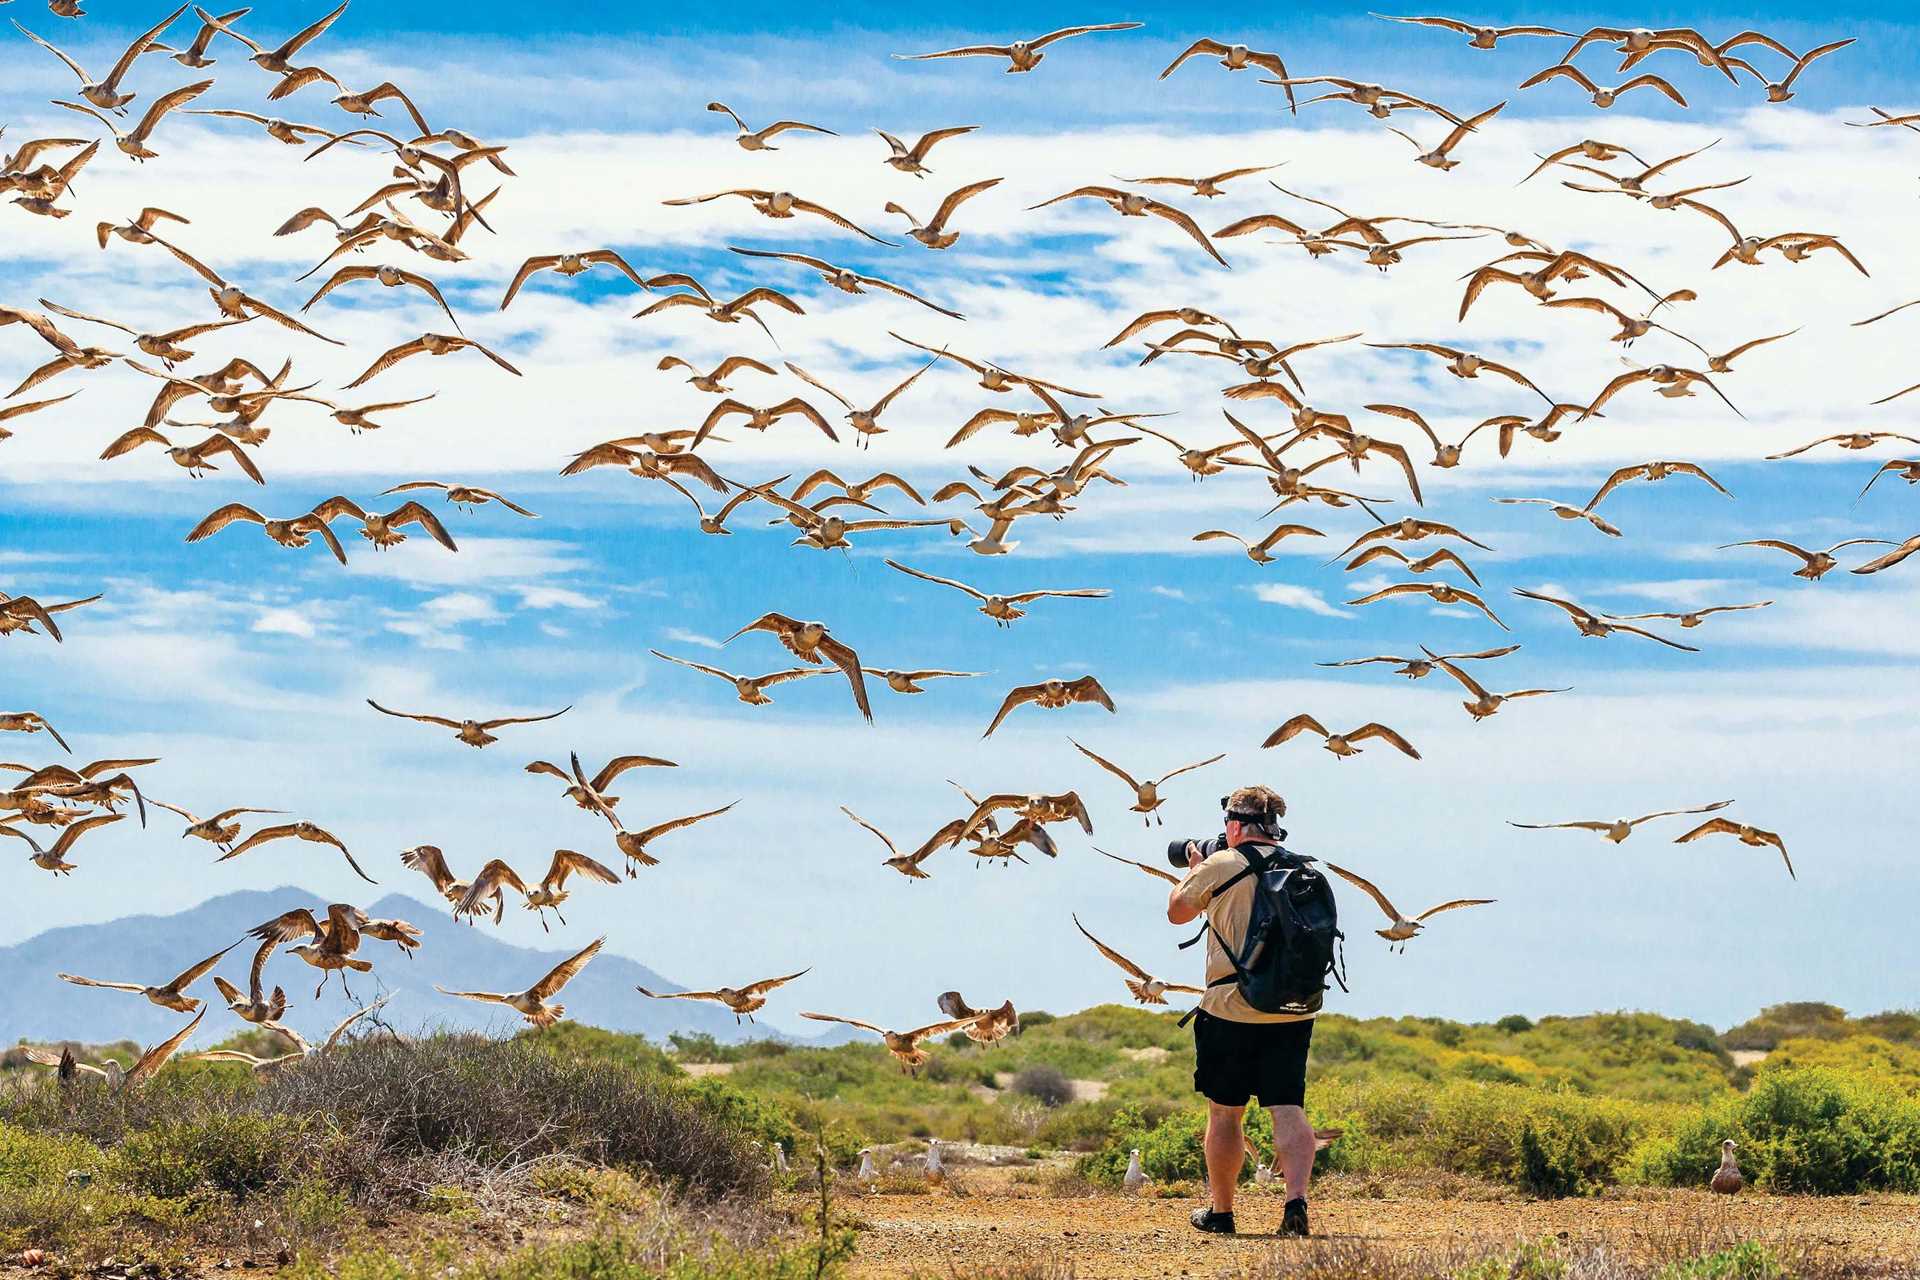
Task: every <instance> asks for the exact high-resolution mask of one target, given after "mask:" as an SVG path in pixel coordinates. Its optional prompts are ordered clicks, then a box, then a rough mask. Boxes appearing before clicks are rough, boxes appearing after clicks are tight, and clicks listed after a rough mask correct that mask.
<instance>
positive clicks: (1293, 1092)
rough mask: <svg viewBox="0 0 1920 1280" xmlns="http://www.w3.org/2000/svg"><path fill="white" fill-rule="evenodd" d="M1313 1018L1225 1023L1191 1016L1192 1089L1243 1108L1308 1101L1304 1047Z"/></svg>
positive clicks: (1310, 1040)
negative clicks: (1253, 1102) (1251, 1102)
mask: <svg viewBox="0 0 1920 1280" xmlns="http://www.w3.org/2000/svg"><path fill="white" fill-rule="evenodd" d="M1312 1043H1313V1019H1312V1018H1306V1019H1303V1020H1301V1021H1299V1022H1229V1021H1228V1020H1227V1019H1225V1018H1216V1017H1214V1016H1213V1015H1212V1014H1209V1013H1199V1014H1195V1015H1194V1019H1193V1087H1194V1089H1195V1091H1196V1092H1199V1093H1204V1094H1205V1095H1206V1096H1207V1101H1209V1102H1217V1103H1219V1104H1220V1105H1221V1106H1223V1107H1244V1106H1246V1105H1247V1100H1248V1099H1249V1098H1252V1097H1253V1096H1255V1095H1256V1094H1257V1095H1259V1098H1260V1105H1261V1106H1263V1107H1298V1106H1304V1105H1305V1104H1306V1100H1307V1050H1308V1047H1309V1046H1311V1045H1312Z"/></svg>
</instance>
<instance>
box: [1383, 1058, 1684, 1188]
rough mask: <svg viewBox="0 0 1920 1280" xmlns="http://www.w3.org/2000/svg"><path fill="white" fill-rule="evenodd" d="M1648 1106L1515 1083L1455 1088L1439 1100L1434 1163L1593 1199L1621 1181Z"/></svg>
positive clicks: (1427, 1149)
mask: <svg viewBox="0 0 1920 1280" xmlns="http://www.w3.org/2000/svg"><path fill="white" fill-rule="evenodd" d="M1651 1120H1652V1115H1651V1114H1650V1112H1649V1110H1648V1109H1647V1108H1645V1107H1642V1106H1638V1105H1636V1104H1633V1103H1625V1102H1617V1101H1614V1100H1611V1099H1604V1098H1588V1097H1584V1096H1582V1095H1579V1094H1573V1093H1546V1092H1542V1091H1539V1090H1534V1089H1521V1088H1516V1087H1514V1086H1511V1085H1468V1084H1454V1085H1449V1086H1448V1087H1446V1088H1445V1089H1443V1090H1442V1091H1441V1092H1440V1093H1439V1094H1438V1095H1437V1096H1436V1097H1435V1098H1434V1099H1433V1103H1432V1107H1431V1110H1430V1111H1429V1114H1428V1117H1427V1126H1426V1133H1425V1134H1424V1135H1423V1140H1422V1143H1421V1145H1422V1147H1423V1148H1424V1154H1425V1156H1426V1158H1427V1161H1428V1162H1429V1163H1431V1164H1433V1165H1435V1166H1437V1167H1439V1168H1441V1169H1446V1170H1448V1171H1450V1172H1453V1173H1463V1174H1469V1175H1472V1176H1475V1177H1480V1178H1486V1179H1488V1180H1490V1181H1494V1182H1504V1183H1507V1184H1508V1185H1509V1186H1514V1187H1518V1188H1520V1189H1521V1190H1524V1191H1528V1192H1531V1193H1532V1194H1534V1195H1538V1196H1545V1197H1556V1196H1572V1195H1589V1194H1592V1193H1593V1192H1595V1191H1598V1190H1600V1189H1601V1188H1603V1187H1605V1186H1608V1185H1610V1184H1611V1183H1612V1182H1614V1181H1615V1179H1616V1176H1617V1172H1618V1170H1619V1167H1620V1166H1621V1164H1622V1162H1623V1161H1624V1160H1625V1159H1626V1158H1627V1156H1628V1155H1629V1154H1630V1153H1631V1151H1632V1150H1633V1147H1634V1144H1635V1142H1636V1141H1638V1139H1639V1138H1640V1137H1641V1135H1642V1134H1643V1133H1644V1132H1645V1131H1646V1129H1647V1128H1648V1126H1649V1124H1650V1122H1651Z"/></svg>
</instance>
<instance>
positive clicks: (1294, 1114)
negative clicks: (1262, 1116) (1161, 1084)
mask: <svg viewBox="0 0 1920 1280" xmlns="http://www.w3.org/2000/svg"><path fill="white" fill-rule="evenodd" d="M1221 806H1222V808H1224V809H1225V810H1226V811H1227V812H1226V844H1227V847H1226V848H1225V849H1222V850H1221V851H1220V852H1218V853H1215V854H1213V855H1212V856H1210V857H1206V858H1202V857H1201V853H1200V849H1199V847H1198V846H1197V845H1195V844H1193V843H1192V842H1191V841H1189V842H1188V844H1187V874H1186V877H1185V878H1184V879H1182V880H1181V881H1180V882H1179V883H1178V884H1176V885H1175V886H1174V887H1173V892H1172V893H1171V894H1169V895H1168V897H1167V920H1168V921H1169V922H1170V923H1172V924H1190V923H1192V922H1193V921H1194V920H1196V919H1198V918H1199V917H1200V916H1201V915H1203V914H1204V915H1205V916H1206V917H1207V924H1208V926H1209V927H1208V929H1207V970H1206V972H1207V984H1208V985H1207V990H1206V994H1205V995H1204V996H1202V997H1201V999H1200V1008H1199V1010H1198V1012H1197V1013H1195V1015H1194V1021H1193V1049H1194V1069H1193V1087H1194V1089H1195V1090H1196V1091H1197V1092H1199V1093H1203V1094H1205V1095H1206V1098H1207V1135H1206V1143H1205V1150H1206V1157H1207V1190H1208V1193H1209V1195H1210V1196H1211V1198H1212V1203H1211V1204H1210V1205H1207V1206H1205V1207H1203V1208H1199V1209H1195V1210H1194V1211H1193V1216H1192V1219H1191V1221H1192V1222H1193V1225H1194V1226H1195V1227H1196V1228H1197V1229H1199V1230H1201V1231H1208V1232H1215V1233H1219V1234H1222V1235H1232V1234H1233V1193H1234V1186H1235V1184H1236V1183H1237V1182H1238V1181H1239V1178H1240V1170H1241V1168H1242V1166H1243V1165H1244V1164H1245V1162H1246V1158H1247V1139H1246V1134H1245V1131H1244V1129H1243V1127H1242V1125H1243V1121H1244V1118H1245V1115H1246V1109H1247V1102H1248V1100H1249V1099H1250V1098H1252V1097H1254V1096H1255V1095H1258V1096H1259V1099H1260V1105H1261V1106H1263V1107H1265V1108H1267V1110H1268V1111H1269V1112H1270V1113H1271V1114H1272V1116H1273V1150H1274V1158H1275V1162H1276V1163H1277V1164H1278V1165H1279V1168H1280V1172H1281V1174H1282V1175H1283V1176H1284V1177H1285V1178H1286V1182H1287V1204H1286V1208H1285V1210H1284V1211H1283V1214H1282V1219H1281V1226H1280V1234H1281V1235H1283V1236H1304V1235H1306V1234H1307V1182H1308V1180H1309V1179H1310V1178H1311V1177H1312V1176H1313V1152H1314V1141H1313V1126H1312V1125H1311V1124H1309V1123H1308V1122H1307V1114H1306V1111H1305V1110H1304V1103H1305V1102H1306V1094H1307V1049H1308V1046H1309V1045H1311V1043H1312V1041H1313V1018H1314V1015H1313V1014H1311V1013H1306V1014H1274V1013H1262V1012H1260V1011H1259V1010H1258V1009H1255V1008H1254V1007H1253V1006H1252V1005H1250V1004H1248V1003H1247V1001H1246V998H1245V997H1244V996H1242V995H1241V994H1240V989H1239V987H1238V986H1236V985H1235V984H1234V982H1233V981H1232V980H1231V979H1232V976H1233V972H1234V967H1233V962H1232V960H1231V959H1229V958H1228V952H1227V950H1226V947H1232V948H1234V949H1235V951H1238V949H1239V947H1240V943H1241V939H1242V938H1243V937H1244V936H1245V934H1246V931H1247V921H1248V917H1249V916H1250V915H1251V914H1252V910H1253V901H1254V877H1253V876H1251V875H1242V874H1241V873H1242V872H1245V871H1246V870H1247V865H1248V863H1247V858H1246V855H1245V854H1243V853H1242V852H1241V850H1243V849H1249V848H1257V849H1259V850H1261V851H1262V852H1264V853H1266V854H1268V855H1271V854H1273V853H1274V852H1276V851H1277V850H1278V848H1279V839H1280V836H1281V834H1282V833H1281V831H1280V827H1279V822H1280V819H1281V818H1283V817H1285V816H1286V812H1287V802H1286V801H1285V800H1283V799H1281V798H1280V796H1279V795H1278V794H1276V793H1275V792H1273V791H1270V790H1268V789H1267V788H1266V787H1259V786H1254V787H1241V788H1240V789H1239V790H1237V791H1235V792H1234V793H1233V794H1232V795H1230V796H1228V797H1227V798H1226V799H1225V800H1224V801H1222V802H1221ZM1236 877H1237V879H1236ZM1229 881H1233V883H1232V884H1228V882H1229ZM1223 938H1224V939H1225V940H1226V946H1225V947H1223V946H1222V945H1221V939H1223ZM1221 978H1226V979H1228V981H1226V982H1222V983H1220V984H1219V985H1217V986H1216V985H1213V984H1214V983H1215V981H1216V980H1217V979H1221Z"/></svg>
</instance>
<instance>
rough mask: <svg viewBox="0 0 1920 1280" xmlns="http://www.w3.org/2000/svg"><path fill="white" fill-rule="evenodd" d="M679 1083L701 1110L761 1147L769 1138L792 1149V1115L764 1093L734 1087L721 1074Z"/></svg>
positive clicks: (794, 1136)
mask: <svg viewBox="0 0 1920 1280" xmlns="http://www.w3.org/2000/svg"><path fill="white" fill-rule="evenodd" d="M683 1087H684V1088H685V1090H686V1092H687V1095H688V1096H689V1097H691V1098H692V1099H693V1101H694V1103H695V1105H697V1106H698V1107H699V1108H700V1110H701V1111H703V1112H705V1113H706V1114H707V1115H709V1116H711V1117H713V1118H714V1119H715V1120H718V1121H720V1122H721V1123H722V1124H724V1125H726V1126H727V1127H728V1128H730V1129H733V1130H734V1131H736V1132H738V1133H742V1134H745V1135H746V1136H747V1137H748V1138H750V1139H752V1140H753V1141H754V1142H756V1143H758V1144H760V1146H761V1148H762V1149H763V1150H764V1149H765V1147H766V1144H767V1143H769V1142H777V1143H779V1144H780V1145H781V1146H783V1147H785V1148H787V1149H788V1150H789V1151H791V1150H793V1147H794V1140H795V1138H796V1137H797V1136H798V1134H797V1132H796V1130H795V1128H794V1123H793V1115H792V1113H791V1112H789V1111H788V1110H787V1109H786V1107H784V1106H782V1105H781V1104H780V1103H779V1102H777V1101H775V1100H774V1099H772V1098H770V1097H768V1096H767V1095H766V1094H763V1093H749V1092H747V1091H746V1090H745V1089H740V1088H736V1087H735V1086H733V1085H732V1084H730V1083H728V1082H727V1080H726V1079H725V1078H724V1077H722V1076H701V1077H698V1078H696V1079H693V1080H690V1081H688V1082H687V1083H686V1084H685V1085H684V1086H683Z"/></svg>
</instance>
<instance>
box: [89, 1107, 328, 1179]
mask: <svg viewBox="0 0 1920 1280" xmlns="http://www.w3.org/2000/svg"><path fill="white" fill-rule="evenodd" d="M326 1140H327V1139H326V1137H325V1136H324V1135H323V1134H322V1132H321V1130H320V1127H319V1126H318V1125H315V1124H311V1123H309V1122H307V1120H306V1119H305V1118H303V1117H295V1116H286V1115H257V1114H251V1113H247V1112H235V1113H229V1114H226V1115H218V1114H216V1115H210V1116H205V1117H201V1118H197V1119H192V1120H175V1121H169V1122H167V1123H163V1124H159V1125H156V1126H155V1127H153V1128H151V1129H143V1130H140V1131H139V1132H137V1133H130V1134H128V1135H127V1137H126V1138H125V1139H124V1140H123V1141H122V1142H121V1143H120V1145H119V1146H118V1147H117V1148H115V1150H114V1160H113V1168H114V1176H116V1177H117V1178H118V1179H119V1181H120V1182H121V1183H122V1184H124V1185H125V1186H127V1187H128V1188H130V1189H132V1190H134V1191H140V1192H145V1193H147V1194H148V1195H154V1196H160V1197H163V1198H175V1197H180V1196H185V1195H188V1194H190V1193H192V1192H194V1191H196V1190H200V1189H202V1188H207V1189H210V1190H214V1191H219V1192H222V1193H224V1194H226V1195H229V1196H232V1197H233V1198H234V1199H236V1200H239V1199H244V1198H245V1197H246V1196H248V1195H251V1194H253V1193H255V1192H258V1191H264V1190H266V1189H267V1188H268V1187H269V1186H272V1185H274V1184H276V1183H278V1182H279V1181H280V1180H281V1179H282V1178H283V1177H286V1176H288V1175H289V1174H294V1175H296V1176H297V1171H298V1170H299V1169H302V1168H310V1167H313V1166H314V1165H318V1164H322V1163H324V1161H322V1160H319V1159H312V1160H309V1159H304V1158H303V1159H297V1160H296V1159H293V1157H300V1156H302V1155H303V1154H305V1155H309V1156H316V1157H317V1156H319V1155H321V1154H322V1153H320V1152H317V1151H311V1152H309V1151H307V1150H306V1149H307V1148H309V1146H313V1147H317V1146H319V1145H320V1144H321V1143H323V1142H325V1141H326Z"/></svg>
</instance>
